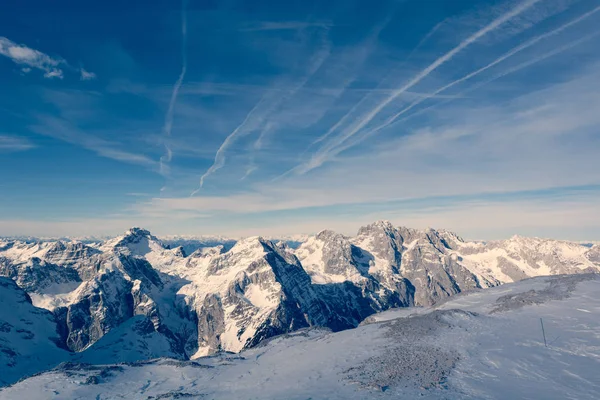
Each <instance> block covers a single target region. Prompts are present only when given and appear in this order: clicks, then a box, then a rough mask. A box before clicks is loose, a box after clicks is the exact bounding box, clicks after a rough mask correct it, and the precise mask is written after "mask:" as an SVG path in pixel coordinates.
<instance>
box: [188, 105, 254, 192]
mask: <svg viewBox="0 0 600 400" xmlns="http://www.w3.org/2000/svg"><path fill="white" fill-rule="evenodd" d="M264 100H265V98H264V97H263V98H261V99H260V100H259V101H258V103H256V105H255V106H254V107H253V108H252V110H250V112H249V113H248V114H247V115H246V118H244V121H242V123H241V124H239V125H238V126H237V128H235V129H234V130H233V132H231V133H230V134H229V135H228V136H227V137H226V138H225V140H224V141H223V143H221V146H220V147H219V149H218V150H217V154H215V161H214V162H213V164H212V165H211V166H210V168H209V169H208V170H207V171H206V172H205V173H204V175H202V176H201V177H200V187H199V188H198V189H196V190H194V191H193V192H192V194H191V195H190V196H194V195H195V194H196V193H198V192H199V191H200V189H201V188H202V186H203V185H204V179H206V177H208V176H209V175H211V174H213V173H214V172H215V171H217V170H218V169H219V168H221V167H223V165H225V151H226V150H227V148H229V146H230V145H231V144H232V143H233V142H234V141H235V139H236V136H237V135H238V134H239V133H240V131H242V130H243V129H244V127H245V126H246V124H247V123H248V121H250V119H251V118H252V117H253V116H254V114H255V113H256V112H257V110H258V109H260V107H261V106H262V104H263V103H264Z"/></svg>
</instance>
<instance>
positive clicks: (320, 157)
mask: <svg viewBox="0 0 600 400" xmlns="http://www.w3.org/2000/svg"><path fill="white" fill-rule="evenodd" d="M540 1H541V0H528V1H525V2H523V3H522V4H521V5H519V6H517V7H515V8H514V9H512V10H511V11H509V12H507V13H505V14H503V15H502V16H500V17H498V18H496V19H495V20H494V21H492V22H491V23H490V24H488V25H487V26H485V27H484V28H482V29H480V30H478V31H477V32H475V33H474V34H472V35H471V36H469V37H468V38H467V39H465V40H463V41H462V42H461V43H460V44H459V45H458V46H456V47H454V48H453V49H452V50H450V51H449V52H447V53H446V54H444V55H443V56H441V57H439V58H438V59H437V60H435V61H434V62H433V63H431V64H430V65H429V66H428V67H427V68H425V69H423V70H422V71H421V72H419V73H418V74H417V75H416V76H415V77H414V78H412V79H411V80H410V81H409V82H408V83H406V84H405V85H404V86H402V87H400V88H399V89H397V90H395V91H394V92H392V94H391V95H390V96H388V98H386V99H385V100H384V101H382V102H381V103H379V104H378V105H377V106H376V107H375V108H373V109H372V110H371V111H370V112H369V113H368V114H367V115H366V116H364V117H363V118H362V119H361V120H360V121H358V123H356V124H355V125H354V126H352V127H351V128H350V129H349V130H347V131H346V132H344V133H343V134H341V135H339V136H338V137H335V138H334V140H333V142H332V143H331V144H329V145H328V146H326V147H325V148H323V150H320V151H318V152H317V156H316V157H314V158H313V159H312V160H311V162H310V163H309V165H307V166H306V167H305V168H303V169H300V171H302V172H303V173H304V172H308V171H309V170H311V169H314V168H316V167H318V166H320V165H321V164H323V162H325V161H326V159H327V156H328V153H329V152H330V151H331V150H332V149H333V148H335V147H336V146H339V145H340V144H342V143H343V142H344V141H346V140H347V139H348V138H350V137H352V136H353V135H355V134H356V133H357V132H358V131H360V130H361V129H362V128H364V127H365V126H366V125H367V124H368V123H369V122H371V120H372V119H373V118H375V116H376V115H377V114H379V113H380V112H381V111H382V110H383V109H384V108H385V107H386V106H387V105H388V104H390V103H391V102H392V101H394V100H395V99H397V98H398V96H400V95H401V94H403V93H404V92H406V91H407V90H408V89H410V88H411V87H413V86H415V85H416V84H417V83H419V82H420V81H421V80H423V79H424V78H425V77H427V76H428V75H429V74H430V73H431V72H433V71H434V70H435V69H437V68H438V67H440V66H441V65H443V64H444V63H446V62H447V61H449V60H451V59H452V58H453V57H454V56H455V55H456V54H457V53H459V52H460V51H462V50H463V49H465V48H466V47H468V46H469V45H471V44H472V43H474V42H476V41H477V40H479V39H480V38H481V37H483V36H484V35H486V34H488V33H489V32H491V31H493V30H495V29H496V28H498V27H499V26H500V25H502V24H504V23H505V22H506V21H508V20H510V19H512V18H514V17H516V16H517V15H519V14H521V13H523V12H524V11H525V10H527V9H529V8H530V7H532V6H533V5H534V4H536V3H538V2H540Z"/></svg>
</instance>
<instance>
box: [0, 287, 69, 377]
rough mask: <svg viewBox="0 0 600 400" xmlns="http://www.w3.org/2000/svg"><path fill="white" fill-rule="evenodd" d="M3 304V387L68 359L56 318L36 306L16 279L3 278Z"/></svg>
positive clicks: (0, 291)
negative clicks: (62, 346) (62, 345)
mask: <svg viewBox="0 0 600 400" xmlns="http://www.w3.org/2000/svg"><path fill="white" fill-rule="evenodd" d="M0 305H1V310H0V370H1V371H2V373H0V386H4V385H7V384H11V383H13V382H16V381H17V380H18V379H20V378H21V377H23V376H27V375H31V374H34V373H37V372H40V371H44V370H46V369H48V368H52V367H54V366H55V365H57V364H58V363H60V362H61V361H64V360H66V359H68V357H69V352H68V351H66V350H65V349H62V348H61V347H59V346H60V344H61V340H60V335H59V333H58V332H57V329H56V327H57V325H56V320H55V317H54V315H52V313H51V312H49V311H47V310H43V309H40V308H36V307H34V306H33V304H32V303H31V298H30V297H29V296H28V295H27V293H25V291H23V289H21V288H19V287H18V286H17V284H16V283H15V282H14V281H13V280H12V279H8V278H2V277H0Z"/></svg>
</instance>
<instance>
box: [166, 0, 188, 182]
mask: <svg viewBox="0 0 600 400" xmlns="http://www.w3.org/2000/svg"><path fill="white" fill-rule="evenodd" d="M186 5H187V0H182V2H181V72H180V73H179V78H177V81H176V82H175V85H174V86H173V91H172V93H171V100H170V101H169V108H168V109H167V114H166V115H165V124H164V127H163V131H164V133H165V136H166V137H170V136H171V129H172V128H173V113H174V109H175V102H176V101H177V95H178V94H179V89H180V88H181V84H182V83H183V79H184V78H185V73H186V71H187V51H186V47H187V11H186ZM165 148H166V150H167V153H166V154H165V155H164V156H162V157H161V158H160V170H161V173H162V172H163V171H166V170H167V168H166V166H165V165H163V164H167V163H169V162H171V159H172V158H173V151H172V150H171V148H170V147H169V145H168V143H165Z"/></svg>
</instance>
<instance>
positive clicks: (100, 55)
mask: <svg viewBox="0 0 600 400" xmlns="http://www.w3.org/2000/svg"><path fill="white" fill-rule="evenodd" d="M3 10H4V12H2V13H0V85H1V87H2V88H3V90H1V91H0V171H2V177H3V178H2V180H0V235H22V234H26V235H42V236H53V235H105V234H117V233H119V232H121V231H124V230H125V229H127V228H128V227H130V226H133V225H139V226H143V227H146V228H149V229H150V230H152V231H153V233H156V234H224V235H234V236H238V235H253V234H264V235H282V234H292V233H313V232H316V231H319V230H321V229H324V228H331V229H335V230H338V231H340V232H343V233H353V232H355V231H356V229H357V228H358V227H359V226H360V225H362V224H365V223H368V222H371V221H374V220H378V219H389V220H391V221H392V222H394V223H396V224H399V225H406V226H413V227H427V226H431V227H438V228H447V229H453V230H456V231H457V232H458V233H460V234H462V235H463V236H465V237H468V238H481V239H495V238H503V237H508V236H510V235H512V234H523V235H536V236H544V237H557V238H564V239H575V240H585V239H590V240H593V239H596V240H598V239H600V207H599V206H598V204H600V172H599V171H600V156H599V155H598V154H599V152H600V131H599V130H600V113H599V112H598V110H600V68H599V67H600V51H599V50H598V49H600V1H596V0H519V1H508V2H507V1H467V0H464V1H463V0H461V1H454V0H452V1H450V0H428V1H417V0H405V1H400V0H394V1H375V2H374V1H363V0H344V1H327V2H323V1H289V2H281V1H237V0H227V1H220V0H202V1H200V0H187V1H184V2H183V3H178V2H173V1H160V0H157V1H153V2H150V3H148V2H142V1H131V2H116V1H105V2H101V3H95V2H75V1H62V2H59V3H56V2H47V1H41V0H38V1H14V0H9V1H8V2H5V3H4V4H3Z"/></svg>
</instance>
